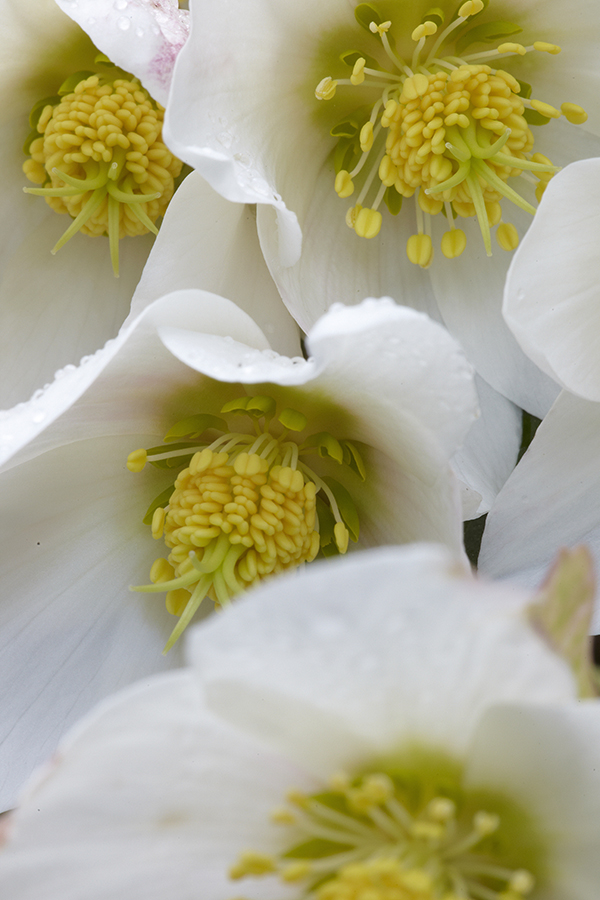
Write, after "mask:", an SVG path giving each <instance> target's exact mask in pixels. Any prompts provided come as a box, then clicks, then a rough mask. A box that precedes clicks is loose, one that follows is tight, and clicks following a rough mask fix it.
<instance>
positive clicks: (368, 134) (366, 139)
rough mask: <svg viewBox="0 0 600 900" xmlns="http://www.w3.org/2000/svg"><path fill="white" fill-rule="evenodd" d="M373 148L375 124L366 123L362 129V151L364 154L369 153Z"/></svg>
mask: <svg viewBox="0 0 600 900" xmlns="http://www.w3.org/2000/svg"><path fill="white" fill-rule="evenodd" d="M372 146H373V123H372V122H365V124H364V125H363V127H362V128H361V129H360V149H361V150H362V152H363V153H368V152H369V150H370V149H371V147H372Z"/></svg>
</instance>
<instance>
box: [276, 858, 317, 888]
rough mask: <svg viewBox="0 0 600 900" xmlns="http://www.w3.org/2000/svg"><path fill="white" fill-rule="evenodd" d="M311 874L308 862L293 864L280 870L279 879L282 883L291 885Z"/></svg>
mask: <svg viewBox="0 0 600 900" xmlns="http://www.w3.org/2000/svg"><path fill="white" fill-rule="evenodd" d="M311 872H312V866H311V864H310V863H309V862H304V861H303V862H295V863H290V865H289V866H286V867H285V869H282V870H281V878H282V880H283V881H287V882H289V883H293V882H295V881H302V880H303V879H304V878H307V877H308V876H309V875H310V873H311Z"/></svg>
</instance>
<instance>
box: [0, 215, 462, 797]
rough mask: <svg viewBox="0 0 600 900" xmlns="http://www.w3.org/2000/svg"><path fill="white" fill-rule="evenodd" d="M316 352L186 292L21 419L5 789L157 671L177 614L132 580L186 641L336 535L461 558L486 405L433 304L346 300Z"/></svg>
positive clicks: (13, 484)
mask: <svg viewBox="0 0 600 900" xmlns="http://www.w3.org/2000/svg"><path fill="white" fill-rule="evenodd" d="M233 208H234V209H236V207H233ZM238 209H239V207H238ZM256 302H257V303H260V304H262V302H263V297H262V296H260V295H259V297H258V298H257V300H256ZM307 346H308V347H309V349H310V352H311V354H313V355H312V357H311V358H310V359H309V360H304V359H302V358H300V357H297V358H295V359H293V358H292V359H290V358H288V357H283V356H279V355H278V354H277V353H275V352H274V351H273V350H271V349H270V348H269V343H268V341H267V339H266V338H265V336H264V334H263V333H262V332H261V331H260V329H259V328H258V326H257V325H256V324H255V323H254V321H253V320H252V319H251V318H250V316H248V315H247V313H245V312H243V311H242V310H241V309H240V308H239V307H237V306H235V305H234V304H233V303H231V302H230V301H228V300H225V299H223V298H221V297H218V296H215V295H214V294H210V293H207V292H203V291H192V290H187V291H178V292H176V293H175V294H171V295H169V296H167V297H165V298H163V299H161V300H158V301H156V302H155V303H152V304H151V305H150V306H148V307H147V308H146V309H145V311H144V312H142V313H141V314H140V316H139V317H138V318H137V319H135V320H133V321H131V323H130V324H129V325H127V326H125V327H124V328H123V329H122V330H121V333H120V334H119V336H118V337H117V338H116V339H115V340H114V341H112V342H109V343H108V344H107V346H106V347H105V348H104V349H103V350H101V351H99V352H98V353H97V354H96V355H95V356H93V357H91V358H89V359H88V360H87V361H85V362H83V363H82V365H81V366H80V367H79V368H78V369H74V368H71V369H70V370H68V371H65V372H63V373H59V375H60V377H58V378H57V380H56V381H55V383H54V384H52V385H51V386H49V387H48V388H47V389H46V390H45V391H44V392H43V393H42V394H41V395H40V396H38V397H35V398H32V400H31V401H30V402H29V403H27V404H24V405H22V406H21V407H16V408H15V409H14V410H12V411H9V412H8V413H7V414H5V417H4V419H3V421H2V426H3V428H2V434H3V440H4V451H5V454H4V455H5V457H6V459H7V462H6V465H5V467H4V470H3V472H2V475H1V476H0V479H1V481H2V490H3V498H4V506H3V512H4V515H3V523H4V526H5V534H4V535H3V539H2V541H3V548H4V552H5V560H6V564H5V566H4V568H3V571H2V581H3V592H2V593H3V598H4V600H3V603H2V604H1V605H0V635H1V636H2V643H3V647H2V655H1V656H0V668H1V669H2V672H1V676H0V677H2V679H3V680H4V683H5V684H6V685H7V686H10V685H14V690H12V691H11V695H10V696H11V698H12V699H11V705H10V706H9V707H8V710H7V711H5V715H4V718H3V722H4V724H5V731H4V734H3V738H4V743H3V751H2V752H3V754H5V755H4V756H3V760H6V762H4V761H3V771H8V772H10V773H11V775H10V777H9V781H10V783H9V784H8V785H7V792H8V791H9V790H10V789H11V788H12V787H13V786H14V785H15V784H18V783H19V782H20V781H22V777H23V776H24V775H26V774H27V773H28V771H30V769H31V766H32V764H33V763H34V762H36V761H37V760H39V758H40V756H42V755H44V751H45V752H46V753H47V750H48V749H51V746H50V745H52V746H54V745H55V743H56V739H57V737H58V736H59V735H58V734H57V732H59V731H60V730H61V729H62V728H64V725H65V724H66V723H67V722H69V721H73V719H74V718H75V717H76V716H77V714H78V713H81V712H82V711H84V710H86V709H89V707H90V705H91V703H92V702H94V700H96V699H98V698H100V697H102V696H105V695H106V693H108V692H109V691H110V690H111V689H113V688H114V686H115V681H116V682H117V683H118V682H120V683H123V682H125V683H127V682H130V681H132V680H133V678H131V672H132V671H133V670H134V669H135V668H136V667H139V668H141V669H142V672H141V674H145V673H148V671H153V670H156V669H157V668H159V666H160V667H162V665H163V663H162V662H160V660H161V657H160V650H161V648H162V646H163V644H164V642H165V640H166V639H167V637H168V636H169V632H171V631H172V629H173V624H174V623H173V619H172V617H171V616H169V615H168V614H167V612H166V611H165V610H164V605H163V602H161V601H160V600H159V599H157V598H154V597H148V596H143V597H142V596H140V594H139V593H137V594H132V593H130V592H129V590H128V586H129V585H136V586H138V587H140V586H141V587H143V586H144V583H145V582H147V581H148V577H149V575H148V573H149V572H151V573H152V578H153V579H154V580H155V581H156V582H157V583H156V584H154V585H150V586H149V587H150V589H151V590H159V591H161V592H162V594H161V597H162V596H164V593H165V592H167V591H169V593H168V594H167V604H168V607H169V609H170V610H171V611H172V612H173V613H175V614H177V615H181V614H183V618H181V619H180V620H179V622H178V623H177V624H176V628H175V631H174V632H173V634H172V636H171V639H170V642H169V643H170V644H171V643H173V641H174V640H175V639H176V638H177V636H178V634H179V633H180V632H181V630H183V628H184V627H185V625H186V624H187V621H188V620H189V618H190V617H191V616H192V614H193V612H194V609H195V608H196V607H197V606H198V605H199V603H200V601H201V600H202V599H203V596H204V594H206V593H209V591H210V593H211V595H212V596H213V597H216V599H217V600H218V601H219V602H220V603H227V601H228V599H229V596H230V595H231V593H233V592H234V591H235V589H236V588H237V587H238V583H240V582H243V583H244V584H251V583H253V582H254V581H256V580H257V577H260V576H262V575H263V574H268V573H269V572H271V571H273V572H277V571H280V570H281V569H282V568H286V567H287V566H289V565H294V564H298V563H301V562H302V561H304V560H308V559H311V558H312V557H313V556H314V555H315V552H316V550H318V549H319V547H322V548H323V552H324V553H329V552H336V550H340V551H344V550H345V548H346V543H347V540H348V537H349V536H350V537H351V538H352V539H356V538H359V540H360V543H359V547H367V546H369V545H373V544H383V543H390V542H392V543H403V542H409V541H414V540H423V539H430V540H436V541H441V542H443V543H445V544H446V545H447V546H448V547H450V548H451V549H452V550H453V551H454V552H455V554H456V555H457V556H460V554H461V532H462V528H461V525H462V522H461V518H462V516H461V508H460V498H459V494H458V490H457V485H456V481H455V479H454V477H453V475H452V473H451V471H450V466H449V462H448V461H449V459H450V457H451V456H452V455H453V454H454V453H455V451H456V449H457V447H458V446H459V445H460V443H461V441H462V440H463V438H464V436H465V433H466V432H467V430H468V428H469V425H470V424H471V422H472V421H473V419H474V417H475V412H476V400H475V392H474V387H473V381H472V373H471V368H470V366H469V365H468V363H467V362H466V360H465V359H464V357H463V355H462V353H461V352H460V350H459V348H458V346H457V345H456V343H455V341H454V340H453V339H452V338H451V337H449V335H448V334H447V332H446V331H445V330H444V329H443V328H442V327H441V326H439V325H437V324H436V323H434V322H431V321H430V320H429V319H427V317H426V316H424V315H422V314H420V313H416V312H414V311H413V310H408V309H404V308H401V307H398V306H396V304H394V303H393V302H392V301H390V300H387V301H386V300H381V301H376V300H367V301H365V302H364V303H363V304H361V305H360V306H357V307H345V306H338V307H336V308H334V309H332V310H330V312H329V313H328V314H327V315H326V316H324V317H323V318H322V319H321V320H320V322H319V323H318V324H317V325H316V326H315V328H314V329H313V330H312V332H311V333H310V335H309V336H308V339H307ZM286 429H287V432H288V433H287V434H285V433H284V432H285V430H286ZM165 436H166V439H167V443H163V439H164V438H165ZM173 438H175V439H176V440H174V441H173ZM159 445H160V446H159ZM138 448H149V449H148V450H147V452H146V450H143V451H140V450H138ZM207 448H208V449H207ZM311 451H312V452H311ZM228 454H229V458H228V459H227V455H228ZM128 457H129V465H130V467H131V468H132V469H133V470H134V471H135V470H139V469H141V467H142V464H143V462H144V460H145V459H147V460H148V461H149V462H154V463H155V464H156V466H154V467H153V466H147V467H146V468H145V470H144V471H143V472H139V471H137V473H136V474H132V472H131V471H128V470H127V468H126V460H127V458H128ZM209 457H210V459H209ZM211 466H212V468H211ZM181 469H183V471H181V472H180V474H179V475H178V470H181ZM203 470H204V474H208V472H209V471H210V474H211V477H210V478H208V482H209V483H206V479H205V480H204V481H203V480H202V475H203ZM238 470H239V471H238ZM196 476H200V480H197V479H196ZM185 479H191V480H192V483H187V484H182V481H184V480H185ZM195 479H196V480H195ZM244 479H246V480H244ZM363 479H364V480H363ZM175 481H177V484H176V485H175V484H174V482H175ZM276 481H277V484H276V483H275V482H276ZM299 481H302V482H303V485H300V484H299ZM246 482H248V483H246ZM286 484H287V487H286ZM186 492H187V493H186ZM182 494H183V496H182ZM208 494H210V496H209V495H208ZM230 494H232V495H233V496H231V497H230V496H229V495H230ZM157 495H158V496H157ZM256 495H258V496H256ZM315 495H316V496H315ZM155 498H156V499H155ZM315 503H316V515H315ZM149 504H150V505H151V508H150V509H148V507H149ZM190 504H191V506H190ZM195 504H198V505H199V508H196V507H195ZM230 504H231V505H230ZM242 506H245V510H244V509H241V507H242ZM234 507H235V509H234ZM147 510H148V521H151V524H152V528H150V527H149V525H146V524H144V523H143V521H142V520H143V519H144V514H145V513H146V511H147ZM188 516H189V519H188V518H187V517H188ZM163 517H164V518H165V521H164V522H163V521H162V518H163ZM206 518H208V520H209V521H205V519H206ZM244 519H246V520H247V522H248V526H247V527H245V526H244V524H243V520H244ZM317 522H318V525H317ZM279 523H281V527H280V524H279ZM163 528H164V532H165V538H166V543H167V547H168V549H166V548H165V547H164V544H163V542H162V539H160V536H161V533H162V531H163ZM317 528H318V529H319V534H318V535H316V530H317ZM359 529H360V535H359ZM152 532H153V533H154V535H155V537H156V538H157V539H159V540H160V545H159V547H156V542H155V541H154V540H153V539H152ZM217 535H218V536H217ZM228 536H229V537H230V540H229V544H230V545H231V548H230V549H231V552H229V553H224V551H226V550H228V547H227V546H226V544H227V537H228ZM248 537H250V544H251V546H248ZM298 544H300V545H301V546H300V550H299V553H296V550H297V548H298ZM217 545H218V546H217ZM245 550H247V551H248V552H247V553H246V554H245V555H243V556H242V557H241V558H239V559H238V556H239V553H240V552H242V553H243V551H245ZM169 551H171V554H170V555H169V561H168V562H167V561H166V560H165V559H164V558H163V559H162V560H161V561H159V562H156V558H157V557H159V556H161V555H164V556H166V555H167V554H169ZM190 551H193V552H190ZM209 563H210V564H209ZM196 568H198V569H199V570H200V571H198V572H196V571H195V570H196ZM171 571H173V575H174V577H171V574H170V573H171ZM177 579H180V580H179V582H177ZM169 581H175V582H176V583H175V584H169V583H168V582H169ZM211 585H212V587H211ZM188 589H189V590H188ZM182 591H184V592H185V593H182ZM208 605H210V604H208ZM206 606H207V603H205V604H204V605H203V608H204V607H206ZM169 620H170V621H171V624H169ZM176 649H177V648H176ZM107 653H109V654H110V656H109V658H108V659H107V660H106V663H104V657H105V656H106V654H107ZM32 658H33V659H35V660H36V665H35V677H32V669H31V660H32ZM175 661H176V660H175ZM134 677H139V676H137V675H136V676H134ZM16 723H18V726H17V727H15V726H16ZM57 723H58V724H57ZM32 735H33V737H32ZM44 745H47V746H46V747H44ZM15 760H18V763H17V762H15ZM19 766H22V769H21V772H19V770H18V769H19ZM11 767H12V768H11ZM9 796H10V795H9Z"/></svg>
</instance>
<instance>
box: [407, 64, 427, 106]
mask: <svg viewBox="0 0 600 900" xmlns="http://www.w3.org/2000/svg"><path fill="white" fill-rule="evenodd" d="M428 89H429V78H428V77H427V75H423V74H422V72H417V74H416V75H411V76H410V78H407V79H406V81H405V82H404V84H403V85H402V94H401V95H400V102H401V103H410V101H411V100H416V99H417V97H423V96H424V95H425V94H426V93H427V91H428Z"/></svg>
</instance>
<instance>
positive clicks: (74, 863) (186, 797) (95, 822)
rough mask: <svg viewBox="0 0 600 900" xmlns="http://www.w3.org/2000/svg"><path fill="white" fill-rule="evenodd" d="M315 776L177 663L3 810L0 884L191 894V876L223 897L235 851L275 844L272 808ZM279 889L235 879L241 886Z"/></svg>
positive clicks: (58, 890) (25, 888)
mask: <svg viewBox="0 0 600 900" xmlns="http://www.w3.org/2000/svg"><path fill="white" fill-rule="evenodd" d="M315 786H316V785H315V782H314V781H312V780H311V779H310V778H309V777H308V776H307V775H306V774H305V772H304V771H302V770H301V769H298V767H296V766H294V765H290V764H289V763H286V761H285V760H282V759H281V758H280V757H279V756H277V755H276V754H274V753H273V752H272V751H270V750H269V749H268V748H265V747H264V746H263V745H261V744H259V743H257V742H255V741H253V740H252V739H248V738H246V737H245V736H244V735H241V734H240V733H239V732H237V731H235V730H234V729H232V728H231V727H229V726H228V725H227V724H224V723H222V722H220V721H219V720H218V718H215V717H214V716H212V715H211V714H210V713H207V712H206V710H205V709H204V708H203V705H202V702H201V700H200V696H199V692H198V689H197V685H196V684H195V683H194V680H193V679H192V678H191V677H190V674H189V673H188V671H185V670H184V671H181V672H177V673H173V674H172V675H169V676H162V677H158V678H154V679H151V680H150V681H149V683H147V684H139V685H136V686H135V687H134V688H132V689H131V690H129V691H127V692H125V693H123V694H121V695H120V696H117V697H115V698H114V699H112V700H111V701H109V702H108V703H106V704H105V705H104V706H103V707H101V708H100V709H98V710H97V711H96V712H95V713H94V714H93V715H92V716H91V717H89V719H88V720H87V721H86V722H83V723H81V725H80V726H79V727H78V729H77V731H76V732H75V733H74V734H73V736H71V737H70V739H69V740H68V741H67V742H65V745H64V747H63V748H62V749H61V752H60V753H59V754H58V755H57V757H56V758H55V760H54V761H53V763H52V765H51V766H50V767H48V771H47V774H46V777H45V778H44V779H43V780H42V781H41V783H40V784H39V785H38V786H37V788H34V789H32V790H31V791H30V796H29V798H27V799H26V800H25V802H24V804H23V807H22V808H21V809H19V810H18V811H17V812H16V813H15V815H14V819H13V822H12V823H11V828H12V830H13V832H14V837H13V839H12V840H11V841H10V843H9V845H8V846H7V847H5V848H4V851H3V854H2V859H1V860H0V886H1V887H2V889H3V893H4V894H5V895H6V896H10V897H11V898H13V900H25V898H29V897H32V896H33V894H34V893H35V892H36V891H37V890H38V889H39V885H40V883H43V884H44V897H45V898H47V900H59V898H60V900H80V898H81V897H83V896H85V897H86V898H88V900H108V898H110V900H159V898H165V897H174V896H176V897H177V898H178V900H197V897H198V886H199V885H201V892H202V897H203V898H207V900H226V898H227V897H229V896H231V895H232V893H234V892H235V889H236V886H237V885H236V883H235V882H231V881H230V880H229V878H228V877H227V872H228V870H229V868H230V867H231V866H232V865H233V864H234V863H235V862H236V859H237V857H238V855H239V853H240V852H241V851H242V850H245V849H255V848H256V849H259V850H263V851H266V852H269V851H270V850H275V849H279V847H280V842H281V840H282V837H281V836H280V835H278V834H277V826H273V825H272V824H270V822H269V813H270V811H271V809H272V808H273V807H275V806H280V805H281V804H282V802H283V800H284V797H285V794H286V792H287V790H289V789H290V788H291V787H299V788H305V789H308V790H311V789H312V790H314V789H315ZM280 831H281V829H280ZM257 845H258V847H257ZM250 885H252V882H250ZM238 890H239V888H238ZM285 893H286V892H282V890H281V887H280V886H277V885H274V886H270V885H269V884H265V882H264V880H261V881H259V882H256V881H254V890H252V887H250V890H249V891H248V890H247V889H246V884H245V883H244V895H245V896H248V895H249V896H251V897H252V896H254V897H265V898H267V900H271V898H277V897H278V896H279V897H281V896H282V894H283V895H284V896H285Z"/></svg>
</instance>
